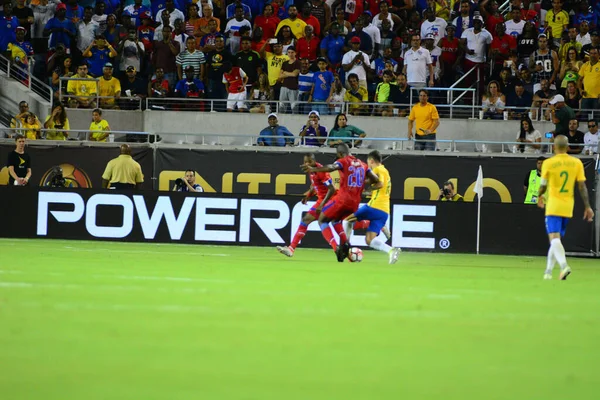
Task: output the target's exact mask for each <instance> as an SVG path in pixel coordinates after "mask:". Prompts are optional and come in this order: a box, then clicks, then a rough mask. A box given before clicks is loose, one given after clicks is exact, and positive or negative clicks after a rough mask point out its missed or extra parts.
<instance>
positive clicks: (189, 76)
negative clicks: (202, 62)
mask: <svg viewBox="0 0 600 400" xmlns="http://www.w3.org/2000/svg"><path fill="white" fill-rule="evenodd" d="M184 72H185V78H184V79H181V80H180V81H179V82H177V86H175V96H177V97H184V98H194V99H198V98H203V97H204V83H202V81H201V80H199V79H197V78H196V76H197V74H196V71H195V69H194V66H193V65H188V66H187V67H185V71H184Z"/></svg>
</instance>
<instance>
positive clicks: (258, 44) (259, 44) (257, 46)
mask: <svg viewBox="0 0 600 400" xmlns="http://www.w3.org/2000/svg"><path fill="white" fill-rule="evenodd" d="M265 38H266V39H265ZM268 39H269V37H268V36H264V37H263V40H261V41H260V42H255V41H254V40H253V41H252V43H250V48H251V49H252V50H254V51H255V52H257V53H258V54H260V49H262V47H263V44H265V42H266V41H267V40H268ZM265 51H266V52H271V46H269V45H266V46H265Z"/></svg>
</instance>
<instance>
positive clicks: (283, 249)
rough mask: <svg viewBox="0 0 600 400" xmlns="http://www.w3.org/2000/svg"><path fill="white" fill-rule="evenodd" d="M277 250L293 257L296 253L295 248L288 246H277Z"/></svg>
mask: <svg viewBox="0 0 600 400" xmlns="http://www.w3.org/2000/svg"><path fill="white" fill-rule="evenodd" d="M277 251H278V252H280V253H281V254H283V255H285V256H288V257H292V256H293V255H294V250H292V249H291V248H290V247H288V246H277Z"/></svg>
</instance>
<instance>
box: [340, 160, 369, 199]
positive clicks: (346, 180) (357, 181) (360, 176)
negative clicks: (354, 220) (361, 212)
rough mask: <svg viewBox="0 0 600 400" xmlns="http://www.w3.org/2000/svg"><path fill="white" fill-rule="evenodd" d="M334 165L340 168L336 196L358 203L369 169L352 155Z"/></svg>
mask: <svg viewBox="0 0 600 400" xmlns="http://www.w3.org/2000/svg"><path fill="white" fill-rule="evenodd" d="M334 165H338V166H339V167H340V169H339V173H340V190H339V191H338V194H337V196H339V197H340V198H344V199H347V200H349V201H353V202H357V203H360V201H361V195H362V192H363V188H364V185H365V177H366V175H367V171H369V167H367V165H366V164H365V163H364V162H362V161H361V160H359V159H358V158H356V157H354V156H353V155H347V156H346V157H344V158H340V159H339V160H337V161H336V162H335V163H334Z"/></svg>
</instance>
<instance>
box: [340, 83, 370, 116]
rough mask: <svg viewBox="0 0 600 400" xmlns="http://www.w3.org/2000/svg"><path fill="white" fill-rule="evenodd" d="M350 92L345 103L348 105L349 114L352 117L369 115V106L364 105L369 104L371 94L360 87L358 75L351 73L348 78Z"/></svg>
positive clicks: (345, 98)
mask: <svg viewBox="0 0 600 400" xmlns="http://www.w3.org/2000/svg"><path fill="white" fill-rule="evenodd" d="M347 82H348V90H346V95H345V97H344V101H345V102H346V103H349V104H348V112H349V113H350V115H367V114H368V106H367V105H366V104H364V103H368V102H369V93H368V91H367V88H366V87H364V86H360V83H359V80H358V75H356V74H354V73H351V74H349V75H348V78H347Z"/></svg>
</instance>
